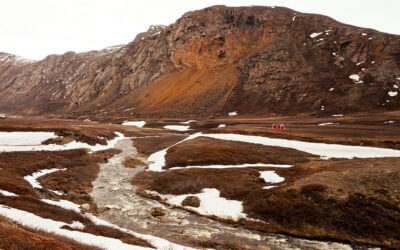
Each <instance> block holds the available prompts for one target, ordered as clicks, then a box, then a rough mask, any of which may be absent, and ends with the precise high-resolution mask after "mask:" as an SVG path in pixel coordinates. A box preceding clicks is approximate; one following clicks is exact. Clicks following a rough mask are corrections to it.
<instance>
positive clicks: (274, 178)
mask: <svg viewBox="0 0 400 250" xmlns="http://www.w3.org/2000/svg"><path fill="white" fill-rule="evenodd" d="M260 178H262V179H264V181H265V182H267V183H279V182H282V181H284V180H285V178H283V177H281V176H279V175H278V174H277V173H275V171H260Z"/></svg>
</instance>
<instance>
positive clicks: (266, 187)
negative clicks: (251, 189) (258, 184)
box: [262, 186, 276, 189]
mask: <svg viewBox="0 0 400 250" xmlns="http://www.w3.org/2000/svg"><path fill="white" fill-rule="evenodd" d="M275 187H276V186H265V187H263V188H262V189H271V188H275Z"/></svg>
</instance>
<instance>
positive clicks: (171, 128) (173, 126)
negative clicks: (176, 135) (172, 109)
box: [164, 125, 190, 131]
mask: <svg viewBox="0 0 400 250" xmlns="http://www.w3.org/2000/svg"><path fill="white" fill-rule="evenodd" d="M164 128H166V129H169V130H176V131H188V130H190V129H189V128H190V126H180V125H167V126H164Z"/></svg>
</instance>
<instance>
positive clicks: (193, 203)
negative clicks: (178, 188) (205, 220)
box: [181, 196, 200, 207]
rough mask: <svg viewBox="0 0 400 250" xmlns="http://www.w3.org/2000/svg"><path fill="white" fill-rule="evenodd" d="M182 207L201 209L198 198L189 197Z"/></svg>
mask: <svg viewBox="0 0 400 250" xmlns="http://www.w3.org/2000/svg"><path fill="white" fill-rule="evenodd" d="M181 204H182V206H188V207H200V199H199V197H197V196H188V197H186V198H185V199H184V200H183V201H182V203H181Z"/></svg>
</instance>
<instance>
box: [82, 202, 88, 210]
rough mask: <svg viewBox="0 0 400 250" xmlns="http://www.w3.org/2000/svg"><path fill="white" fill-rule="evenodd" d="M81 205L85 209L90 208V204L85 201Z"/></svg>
mask: <svg viewBox="0 0 400 250" xmlns="http://www.w3.org/2000/svg"><path fill="white" fill-rule="evenodd" d="M81 207H82V208H83V209H85V210H89V209H90V205H89V204H87V203H85V204H82V205H81Z"/></svg>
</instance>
